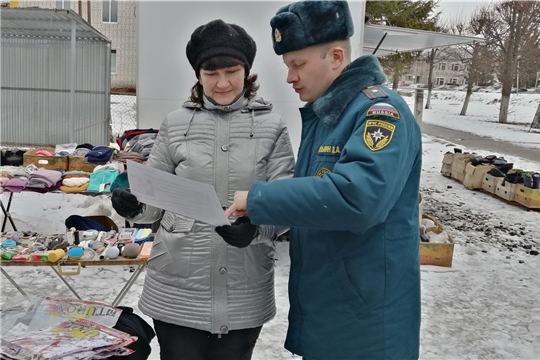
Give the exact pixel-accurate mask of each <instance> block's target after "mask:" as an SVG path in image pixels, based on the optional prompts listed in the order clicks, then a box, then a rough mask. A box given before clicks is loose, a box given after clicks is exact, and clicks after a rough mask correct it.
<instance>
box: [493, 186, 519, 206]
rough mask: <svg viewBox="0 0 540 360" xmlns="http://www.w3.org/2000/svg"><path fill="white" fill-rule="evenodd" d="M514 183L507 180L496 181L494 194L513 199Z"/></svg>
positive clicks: (514, 193) (509, 199) (514, 192)
mask: <svg viewBox="0 0 540 360" xmlns="http://www.w3.org/2000/svg"><path fill="white" fill-rule="evenodd" d="M516 185H517V184H512V183H509V182H508V181H501V182H497V183H496V185H495V195H497V196H499V197H502V198H503V199H505V200H508V201H513V200H514V196H515V195H516Z"/></svg>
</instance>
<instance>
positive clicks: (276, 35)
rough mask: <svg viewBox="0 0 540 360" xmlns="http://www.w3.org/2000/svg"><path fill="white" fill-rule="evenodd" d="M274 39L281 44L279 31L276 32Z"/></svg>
mask: <svg viewBox="0 0 540 360" xmlns="http://www.w3.org/2000/svg"><path fill="white" fill-rule="evenodd" d="M274 39H276V42H281V33H280V32H279V30H278V29H276V30H274Z"/></svg>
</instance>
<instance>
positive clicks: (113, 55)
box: [111, 50, 116, 74]
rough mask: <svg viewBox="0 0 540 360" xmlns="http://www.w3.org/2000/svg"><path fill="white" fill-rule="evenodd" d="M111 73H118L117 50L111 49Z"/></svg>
mask: <svg viewBox="0 0 540 360" xmlns="http://www.w3.org/2000/svg"><path fill="white" fill-rule="evenodd" d="M111 74H116V50H111Z"/></svg>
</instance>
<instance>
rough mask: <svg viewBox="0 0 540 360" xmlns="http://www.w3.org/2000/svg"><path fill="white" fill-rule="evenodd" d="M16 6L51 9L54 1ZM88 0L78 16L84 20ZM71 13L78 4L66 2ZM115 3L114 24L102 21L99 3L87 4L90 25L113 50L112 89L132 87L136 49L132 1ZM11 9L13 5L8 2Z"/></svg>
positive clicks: (30, 0)
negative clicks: (114, 57)
mask: <svg viewBox="0 0 540 360" xmlns="http://www.w3.org/2000/svg"><path fill="white" fill-rule="evenodd" d="M17 2H18V7H21V8H23V7H39V8H44V9H54V8H55V7H56V3H57V1H55V0H39V1H36V0H18V1H17ZM87 2H88V0H82V1H81V4H82V13H81V14H79V15H80V16H81V17H82V18H83V19H85V20H86V21H88V12H87ZM69 4H70V8H71V10H73V11H75V12H76V13H79V11H78V10H79V1H77V0H71V1H70V2H69ZM117 4H118V21H117V22H116V23H107V22H103V2H102V1H97V0H92V1H90V5H91V10H90V24H91V25H92V26H93V27H95V28H96V29H97V30H98V31H99V32H101V33H102V34H103V35H105V36H106V37H107V38H109V40H111V50H116V72H115V73H112V74H111V87H112V88H127V89H135V88H136V83H137V82H136V70H137V53H136V51H137V49H136V41H135V40H136V39H135V31H136V17H135V13H136V7H137V1H136V0H121V1H117ZM11 6H14V2H13V1H12V2H11Z"/></svg>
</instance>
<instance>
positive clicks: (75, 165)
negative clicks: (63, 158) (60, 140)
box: [68, 156, 97, 172]
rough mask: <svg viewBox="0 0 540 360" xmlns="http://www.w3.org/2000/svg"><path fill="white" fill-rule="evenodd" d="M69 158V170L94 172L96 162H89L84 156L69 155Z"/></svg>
mask: <svg viewBox="0 0 540 360" xmlns="http://www.w3.org/2000/svg"><path fill="white" fill-rule="evenodd" d="M68 158H69V162H68V170H79V171H86V172H93V171H94V168H95V167H96V166H97V164H95V163H90V162H87V161H86V158H84V157H77V156H68Z"/></svg>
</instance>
